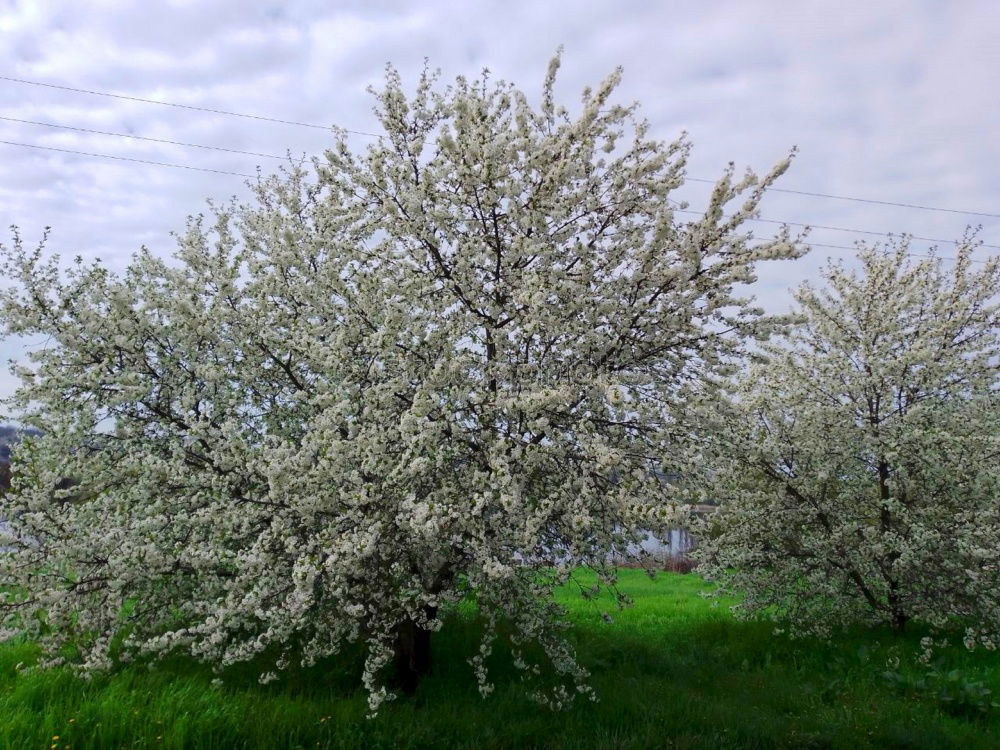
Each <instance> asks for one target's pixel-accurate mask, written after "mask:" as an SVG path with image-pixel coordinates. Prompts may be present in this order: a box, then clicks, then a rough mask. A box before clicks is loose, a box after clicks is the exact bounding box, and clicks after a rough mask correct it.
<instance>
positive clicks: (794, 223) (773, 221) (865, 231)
mask: <svg viewBox="0 0 1000 750" xmlns="http://www.w3.org/2000/svg"><path fill="white" fill-rule="evenodd" d="M675 210H676V211H677V213H681V214H699V215H701V212H700V211H692V210H691V209H684V208H678V209H675ZM750 221H757V222H761V223H763V224H787V225H788V226H792V227H804V228H805V227H808V228H810V229H826V230H829V231H831V232H850V233H852V234H867V235H871V236H873V237H888V236H889V235H892V234H897V235H899V234H901V233H893V232H876V231H874V230H871V229H853V228H851V227H832V226H829V225H827V224H803V223H802V222H798V221H781V220H779V219H760V218H755V219H750ZM907 237H909V238H910V239H911V240H919V241H921V242H943V243H946V244H949V245H959V244H961V242H960V241H959V240H939V239H935V238H934V237H921V236H919V235H916V234H908V235H907ZM980 247H988V248H990V249H991V250H1000V245H986V244H984V245H980Z"/></svg>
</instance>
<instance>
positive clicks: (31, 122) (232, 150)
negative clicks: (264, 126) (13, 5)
mask: <svg viewBox="0 0 1000 750" xmlns="http://www.w3.org/2000/svg"><path fill="white" fill-rule="evenodd" d="M0 120H6V121H8V122H20V123H24V124H25V125H41V126H43V127H46V128H59V129H61V130H75V131H76V132H78V133H93V134H95V135H113V136H115V137H116V138H132V139H134V140H137V141H150V142H152V143H168V144H170V145H172V146H186V147H188V148H204V149H210V150H212V151H225V152H226V153H229V154H242V155H243V156H260V157H262V158H264V159H285V158H286V157H284V156H276V155H275V154H262V153H258V152H257V151H240V150H239V149H236V148H224V147H222V146H206V145H204V144H202V143H185V142H184V141H171V140H168V139H166V138H150V137H148V136H143V135H132V134H131V133H114V132H111V131H109V130H92V129H91V128H78V127H75V126H73V125H59V124H56V123H54V122H41V121H40V120H22V119H21V118H19V117H7V116H6V115H0Z"/></svg>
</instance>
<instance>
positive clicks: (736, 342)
mask: <svg viewBox="0 0 1000 750" xmlns="http://www.w3.org/2000/svg"><path fill="white" fill-rule="evenodd" d="M557 68H558V60H555V61H553V63H552V65H551V66H550V69H549V72H548V76H547V78H546V82H545V86H544V92H543V97H542V99H541V103H540V106H538V107H533V106H531V105H530V104H529V102H528V100H527V98H526V96H525V95H524V94H523V93H521V92H520V91H519V90H517V89H516V88H514V87H513V86H511V85H509V84H507V83H504V82H500V83H496V84H493V83H490V82H489V80H488V78H487V77H486V76H485V75H484V76H483V78H482V79H481V80H478V81H469V80H466V79H463V78H458V79H457V81H456V82H455V84H454V85H453V86H452V87H448V88H446V89H444V90H440V89H439V87H437V85H436V80H435V76H434V75H433V74H430V73H428V72H425V73H424V74H423V76H422V77H421V78H420V81H419V84H418V86H417V88H416V91H415V93H414V94H412V95H407V94H406V93H404V90H403V87H402V84H401V81H400V79H399V76H398V75H397V74H396V72H395V71H394V70H392V69H391V68H390V69H389V71H388V75H387V83H386V86H385V87H384V89H382V90H381V91H379V92H375V96H376V114H377V116H378V118H379V120H380V122H381V125H382V127H383V128H384V135H383V136H382V137H381V138H380V139H379V140H377V141H376V142H374V143H372V144H371V145H370V146H369V147H368V148H367V149H366V150H365V151H363V152H362V153H354V152H352V151H351V150H350V149H349V148H348V145H347V144H346V142H345V141H344V140H343V139H342V138H341V139H338V140H337V142H336V143H335V145H334V146H333V148H332V149H330V150H329V151H328V152H326V154H325V156H324V157H322V158H318V159H316V160H315V161H314V162H313V166H314V169H313V170H311V171H307V170H306V169H304V168H300V167H294V166H293V167H289V168H288V169H287V170H285V171H284V172H282V173H281V174H279V175H277V176H273V177H269V178H267V179H261V180H259V181H258V182H257V184H256V185H255V186H254V190H255V199H254V200H253V201H251V202H250V203H249V204H246V205H234V206H225V207H217V208H214V209H213V211H212V213H211V218H210V219H206V218H204V217H201V216H199V217H197V218H194V219H192V220H191V221H190V222H189V225H188V227H187V230H186V232H184V233H182V234H181V235H180V236H179V247H178V250H177V253H176V256H175V258H174V260H173V261H167V260H164V259H161V258H159V257H155V256H154V255H152V254H151V253H149V252H146V251H143V252H140V253H139V254H138V255H136V256H135V257H134V259H133V260H132V262H131V265H129V267H128V269H127V270H126V271H125V272H124V273H123V274H122V275H120V276H119V275H115V274H112V273H110V272H109V271H108V270H106V269H105V268H104V267H102V266H101V265H89V264H84V263H80V262H77V263H76V264H75V265H73V266H72V267H71V268H70V269H69V270H68V271H65V272H61V271H60V270H59V266H58V264H57V262H56V261H55V260H54V259H48V260H46V259H45V258H44V257H43V255H42V253H41V251H38V250H36V251H29V250H28V249H26V248H24V247H23V246H22V243H21V242H19V241H17V240H16V238H15V241H14V242H13V243H12V244H10V246H8V247H6V248H5V250H4V257H5V264H4V272H5V274H6V275H7V277H8V278H11V279H14V280H16V282H17V284H16V287H15V288H13V289H11V290H10V291H8V292H7V293H6V294H5V295H4V297H3V302H2V308H0V319H2V321H3V324H4V326H5V328H6V331H7V332H8V333H11V334H41V335H43V336H45V337H47V341H48V344H47V345H46V346H45V347H43V348H42V349H41V350H39V351H37V352H35V353H34V355H33V359H34V362H33V364H32V365H31V366H26V367H22V368H20V370H19V372H20V375H21V378H22V386H21V387H20V390H19V391H18V393H17V395H16V398H15V406H16V407H17V408H18V409H21V410H22V411H24V412H26V413H29V414H30V416H28V417H26V418H25V419H26V421H27V422H29V423H31V424H33V425H36V426H37V427H39V428H41V429H42V430H43V431H44V435H43V436H41V437H35V438H32V439H29V440H27V441H26V442H25V444H24V445H23V446H22V447H21V449H20V450H19V451H18V452H17V453H16V455H15V461H14V471H15V479H14V491H13V492H12V493H11V494H10V495H8V496H6V497H5V498H4V499H3V505H2V507H0V514H2V515H3V516H6V517H7V518H9V519H11V522H12V525H13V527H14V531H13V534H12V536H13V538H14V545H15V547H16V549H15V551H14V552H12V553H10V554H9V555H8V556H7V557H6V558H5V559H4V560H3V567H2V572H0V587H2V588H0V590H3V591H8V592H11V593H7V594H4V595H3V596H5V601H4V605H5V607H6V613H7V614H6V616H7V620H8V627H17V628H27V629H28V630H29V631H30V632H31V633H32V635H33V636H34V637H35V638H37V639H38V640H39V642H40V643H42V644H43V645H44V646H45V647H46V649H47V651H48V653H49V654H50V655H52V656H53V659H56V655H57V654H58V653H59V649H60V647H61V646H62V645H64V644H66V643H67V642H73V643H75V644H77V645H78V646H79V647H80V648H81V652H80V653H81V654H82V657H81V664H82V667H83V668H84V669H85V670H92V669H97V668H101V667H106V666H108V665H110V664H111V663H112V661H113V659H112V656H113V655H114V654H116V653H118V652H117V651H116V650H115V649H120V654H121V658H132V657H134V656H144V657H145V656H156V655H160V654H163V653H166V652H168V651H173V650H179V651H186V652H188V653H190V654H192V655H194V656H195V657H198V658H200V659H204V660H206V661H208V662H211V663H213V664H215V665H218V666H219V667H224V666H225V665H228V664H231V663H234V662H237V661H241V660H249V659H252V658H260V659H266V660H267V663H268V664H270V665H273V667H274V669H272V668H271V667H267V668H266V670H267V671H265V673H264V674H263V675H262V679H265V680H266V679H271V678H273V677H274V675H275V673H276V671H275V670H280V669H281V668H283V667H284V666H286V665H288V664H289V663H290V660H292V659H296V660H300V661H301V662H302V663H305V664H309V663H313V662H315V661H316V660H317V659H319V658H321V657H324V656H327V655H330V654H333V653H335V652H337V650H338V649H339V648H340V647H341V646H342V645H343V644H344V643H346V642H351V641H362V642H364V643H365V644H366V645H367V654H368V656H367V661H366V665H365V669H364V675H363V680H364V683H365V685H366V686H367V688H368V690H369V694H370V702H371V706H372V708H373V710H374V709H377V707H378V705H379V704H380V702H381V701H382V700H384V699H385V698H386V697H387V696H388V695H391V693H390V692H389V688H388V687H387V685H386V683H385V680H384V679H383V678H382V673H383V668H386V667H388V666H389V665H390V664H391V663H392V662H395V667H396V686H397V687H400V688H402V689H403V690H404V691H408V692H409V691H412V690H413V689H414V688H415V687H416V684H417V680H418V679H419V677H420V675H421V674H423V673H425V672H426V671H427V670H428V669H429V667H430V650H429V648H430V644H429V637H430V633H431V632H432V631H434V630H436V629H437V628H439V627H440V626H441V624H442V616H443V615H444V613H445V612H446V611H447V608H448V607H449V606H451V605H454V604H455V603H456V602H459V601H460V600H464V601H469V602H472V603H474V605H475V606H476V607H477V608H478V611H479V613H480V615H481V617H482V620H483V622H484V632H485V635H484V640H483V642H482V646H481V648H480V650H479V651H478V653H476V654H470V657H471V658H470V661H471V663H472V666H473V668H474V670H475V673H476V675H477V677H478V680H479V685H480V689H481V691H482V692H483V693H484V694H486V693H488V692H489V691H490V690H491V684H490V683H489V681H488V675H487V673H486V667H485V659H486V657H487V656H488V654H489V653H490V649H491V647H492V644H493V643H494V642H495V639H496V638H497V633H498V627H499V626H500V624H501V623H504V628H503V631H504V632H506V633H509V641H510V644H509V645H510V647H511V648H512V650H513V652H514V655H515V663H517V664H518V665H519V666H520V667H522V668H523V669H524V670H525V674H526V676H528V677H532V676H533V675H535V674H536V673H537V670H538V667H539V665H538V664H532V663H529V662H530V660H529V659H528V658H527V656H526V653H527V652H525V651H524V650H523V648H522V647H523V646H524V645H525V644H527V643H536V644H540V646H541V652H540V653H543V654H544V655H545V657H544V658H545V660H547V661H548V662H550V665H551V666H552V667H554V673H555V674H557V675H560V676H561V677H560V678H559V679H558V680H556V681H555V683H556V687H552V684H553V683H552V682H548V683H547V684H548V685H549V687H548V688H546V689H545V690H544V691H543V690H541V689H539V696H540V697H541V698H542V699H544V700H546V701H548V702H550V703H551V704H553V705H561V704H564V703H565V702H567V701H568V700H570V699H571V697H572V695H574V694H577V692H587V688H586V686H585V683H584V678H585V676H586V673H585V671H584V670H583V669H582V668H581V667H580V666H579V665H578V663H577V661H576V659H575V656H574V654H573V652H572V650H571V649H570V648H569V646H568V645H567V643H566V641H565V640H564V639H563V638H562V636H561V630H562V628H563V627H564V624H563V621H562V619H561V616H560V610H559V607H557V606H556V604H555V603H554V601H553V599H552V592H553V589H554V587H555V586H557V585H560V584H563V583H565V582H566V581H567V580H568V579H569V578H570V577H571V576H572V571H573V569H574V568H576V567H577V566H580V565H590V566H593V567H595V568H596V569H597V570H598V571H599V573H600V574H601V580H602V582H603V583H605V584H607V585H612V586H613V585H614V573H613V570H612V569H610V568H609V567H608V565H607V564H606V562H605V561H606V560H607V559H608V557H609V555H610V554H612V553H622V552H624V551H625V550H626V548H627V547H628V545H629V544H630V543H631V542H632V541H634V536H635V534H634V532H633V531H632V530H634V529H636V528H638V527H639V526H643V527H645V528H655V527H656V524H658V523H660V522H662V521H663V520H665V519H666V517H667V515H668V510H667V506H666V505H665V504H664V503H663V502H662V501H661V499H662V494H663V492H665V491H666V489H665V488H664V487H662V486H661V485H660V484H659V483H658V482H656V481H655V479H653V476H654V474H655V472H653V471H652V469H653V468H655V467H657V466H658V465H659V464H660V463H661V462H662V461H663V457H664V456H671V455H672V454H674V453H676V451H675V450H674V446H675V444H676V441H677V440H678V439H682V438H683V435H685V434H686V431H685V430H686V428H685V429H681V428H679V427H677V424H678V422H677V414H678V413H679V404H681V403H683V401H684V396H685V393H686V391H687V390H688V389H689V388H690V387H691V386H692V384H695V383H700V382H702V380H703V379H704V378H705V377H706V376H707V375H709V374H711V373H715V372H717V371H719V370H720V368H723V367H724V366H725V363H726V361H727V360H728V358H729V357H730V355H732V354H733V353H734V352H735V351H737V349H738V348H739V347H740V345H741V344H742V343H743V341H744V340H745V339H746V338H747V337H750V336H758V335H763V334H766V333H767V332H768V330H769V329H770V327H771V326H772V321H769V320H767V319H765V318H763V317H761V315H760V312H759V311H758V310H756V309H755V308H753V307H752V305H751V304H750V302H749V301H748V300H745V299H742V298H741V297H740V296H739V294H738V290H736V289H735V287H737V286H739V285H741V284H745V283H748V282H751V281H752V280H753V279H754V267H755V264H756V263H757V262H758V261H761V260H764V259H772V258H781V257H790V256H794V255H796V254H798V253H799V252H800V251H801V250H800V248H799V246H798V245H797V244H796V243H795V240H794V238H791V237H790V236H789V235H788V234H787V232H782V234H780V235H779V236H778V237H776V238H774V239H772V240H768V241H764V242H759V241H756V240H754V239H753V237H752V235H751V233H750V232H748V231H746V230H744V229H743V228H742V224H743V222H744V221H745V220H746V219H748V218H750V217H752V216H753V215H754V214H755V211H756V208H757V205H758V202H759V201H760V199H761V197H762V196H763V194H764V192H765V190H766V189H767V187H768V186H769V185H770V184H771V183H772V182H773V181H774V180H775V179H776V178H777V177H778V176H779V175H780V174H781V172H783V171H784V169H785V168H786V166H787V162H782V163H781V164H779V165H778V166H777V167H776V168H775V169H774V170H772V171H771V172H770V173H769V174H768V175H767V176H766V177H765V178H763V179H758V178H756V177H755V176H754V175H752V174H749V173H748V174H747V175H746V176H745V177H742V178H735V177H734V175H733V172H732V169H731V168H730V169H729V170H728V171H727V172H726V173H725V174H724V175H723V177H722V178H721V179H720V180H719V182H718V183H717V185H716V186H715V188H714V191H713V192H712V195H711V199H710V204H709V206H708V208H707V209H706V210H705V212H704V214H703V215H701V216H699V217H698V218H697V219H696V220H693V221H689V222H681V221H679V220H678V219H677V217H676V216H675V213H674V204H673V203H672V201H671V200H670V195H671V193H672V192H673V191H674V190H675V189H676V188H677V187H679V186H680V185H681V184H682V183H683V180H684V168H685V163H686V157H687V153H688V149H689V146H688V144H687V142H686V141H685V140H684V139H683V138H682V139H681V140H678V141H677V142H674V143H671V144H664V143H660V142H657V141H654V140H650V139H649V138H648V137H647V125H646V124H645V123H644V122H642V121H640V120H638V119H637V118H636V110H635V107H634V106H620V105H618V104H615V103H613V101H612V93H613V90H614V89H615V86H616V84H617V83H618V80H619V73H618V72H615V73H614V74H613V75H611V76H610V77H609V78H608V79H607V80H606V81H604V82H603V83H602V84H601V85H600V86H599V87H598V88H597V89H596V90H589V89H588V90H586V91H585V92H584V94H583V100H582V104H581V106H580V107H579V109H578V111H577V112H576V113H575V114H570V113H569V112H568V111H567V110H566V109H564V108H562V107H557V106H556V104H555V103H554V95H553V86H554V81H555V75H556V70H557ZM66 477H71V478H72V479H73V486H72V487H69V488H66V487H65V486H63V488H62V489H59V482H60V480H61V479H63V478H66ZM583 593H585V594H586V593H590V591H589V590H586V591H584V592H583ZM113 643H114V644H115V645H114V647H112V644H113Z"/></svg>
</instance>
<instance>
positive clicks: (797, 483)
mask: <svg viewBox="0 0 1000 750" xmlns="http://www.w3.org/2000/svg"><path fill="white" fill-rule="evenodd" d="M975 247H976V245H975V243H974V242H972V241H971V239H970V238H966V240H965V241H964V242H963V243H962V244H961V245H960V246H959V248H958V251H957V259H956V261H955V263H954V267H953V268H952V269H950V270H949V268H948V267H947V266H946V265H945V262H944V261H943V260H941V259H937V258H926V259H921V260H911V259H909V258H908V257H907V253H908V243H907V242H906V241H905V239H904V240H902V241H900V242H898V243H897V244H896V245H895V246H894V247H892V246H890V247H888V248H885V249H879V248H864V249H862V250H861V251H860V253H859V257H860V260H861V264H862V270H861V272H860V273H853V272H850V271H848V270H846V269H845V268H844V267H843V266H842V265H840V264H831V265H830V266H829V267H828V268H827V269H826V271H825V273H824V276H825V280H826V288H821V289H815V288H813V287H812V286H810V285H804V286H803V287H802V288H800V289H799V290H798V292H797V295H796V299H797V301H798V305H799V307H800V315H801V320H800V323H799V325H797V326H796V327H795V328H794V329H793V330H792V331H791V332H790V333H789V334H788V335H787V336H785V337H779V338H777V339H775V340H773V341H771V342H769V343H768V344H766V345H765V346H764V347H763V349H762V351H761V352H760V353H759V356H758V359H757V362H756V363H755V364H754V365H753V366H752V367H751V368H750V369H749V371H747V372H746V373H744V374H743V375H742V376H740V377H739V378H737V380H736V382H735V384H734V386H733V388H732V392H731V394H730V398H729V399H728V400H720V401H719V402H718V405H717V409H716V412H717V416H716V424H715V427H714V429H712V430H711V431H710V432H708V433H706V438H705V442H706V451H707V455H708V456H709V457H708V458H707V459H706V463H707V470H706V471H705V472H704V474H703V479H704V482H705V483H706V484H707V485H708V486H709V487H710V492H711V494H712V495H713V497H714V499H716V500H717V501H718V502H719V503H720V508H719V511H718V512H717V513H715V514H712V515H711V516H710V517H708V518H707V519H706V520H705V522H704V523H703V524H702V525H701V534H702V535H703V537H704V539H705V542H704V544H703V545H702V547H701V549H700V551H699V554H700V556H701V558H702V561H703V562H702V566H701V568H700V570H701V571H703V572H704V573H705V574H706V575H708V576H709V577H710V578H714V579H716V580H718V581H719V582H720V583H721V584H722V585H721V587H720V588H719V593H722V594H726V593H729V594H734V593H739V595H741V596H742V597H743V598H742V600H741V601H740V603H739V604H738V605H737V607H736V610H737V611H738V612H741V613H743V614H746V615H754V614H757V615H766V616H770V617H774V618H776V619H779V620H785V621H788V622H790V624H792V625H793V626H795V629H796V630H798V631H812V632H817V633H826V632H829V630H830V629H831V628H832V627H836V626H839V625H846V624H848V623H852V622H858V621H861V622H870V623H884V624H887V625H890V626H893V627H895V628H897V629H902V628H903V627H904V625H905V624H906V622H907V621H908V620H911V619H917V620H920V621H923V622H925V623H929V624H931V625H932V626H936V627H944V626H946V625H949V624H950V623H953V622H954V621H956V620H958V621H965V622H968V623H972V624H973V626H974V628H973V630H971V631H970V633H969V634H968V635H967V636H966V638H965V641H966V644H967V645H974V644H975V643H977V642H978V643H981V644H982V645H986V644H988V643H993V642H994V639H995V634H996V632H997V629H998V627H1000V400H998V385H1000V378H998V365H1000V361H998V354H1000V348H998V344H1000V308H998V305H997V301H998V299H1000V261H998V260H997V259H996V258H992V259H990V260H987V261H984V262H982V265H978V266H977V265H975V263H976V261H975V260H974V257H973V253H974V250H975ZM925 646H926V644H925Z"/></svg>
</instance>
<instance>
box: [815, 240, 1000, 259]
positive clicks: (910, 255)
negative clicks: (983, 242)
mask: <svg viewBox="0 0 1000 750" xmlns="http://www.w3.org/2000/svg"><path fill="white" fill-rule="evenodd" d="M805 244H806V245H809V247H828V248H830V249H832V250H850V251H851V252H857V251H858V248H857V247H851V246H850V245H825V244H823V243H821V242H806V243H805ZM904 255H906V256H907V257H908V258H939V259H941V260H958V258H956V257H954V256H953V255H929V254H926V253H904ZM969 261H970V262H971V263H988V262H989V261H985V260H980V259H978V258H969Z"/></svg>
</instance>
